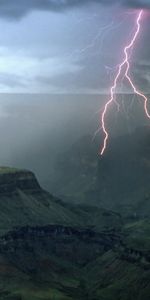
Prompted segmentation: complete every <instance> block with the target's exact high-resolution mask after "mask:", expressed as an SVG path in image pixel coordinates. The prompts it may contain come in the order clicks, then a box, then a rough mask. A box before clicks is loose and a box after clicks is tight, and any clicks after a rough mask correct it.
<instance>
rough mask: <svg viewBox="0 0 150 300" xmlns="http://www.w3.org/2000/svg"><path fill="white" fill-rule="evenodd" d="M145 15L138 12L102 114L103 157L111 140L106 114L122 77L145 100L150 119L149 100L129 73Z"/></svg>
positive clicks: (146, 112)
mask: <svg viewBox="0 0 150 300" xmlns="http://www.w3.org/2000/svg"><path fill="white" fill-rule="evenodd" d="M143 13H144V11H143V10H140V12H138V15H137V17H136V29H135V32H134V34H133V37H132V39H131V41H129V44H128V45H127V46H125V48H124V50H123V52H124V58H123V61H122V62H121V63H120V65H119V66H118V71H117V74H116V77H115V79H114V82H113V85H112V87H111V89H110V99H109V100H108V101H107V102H106V104H105V106H104V110H103V112H102V118H101V123H102V130H103V133H104V141H103V146H102V149H101V151H100V154H101V155H103V154H104V151H105V150H106V147H107V142H108V139H109V132H108V131H107V128H106V124H105V118H106V114H107V111H108V108H109V106H110V105H111V104H112V102H115V91H116V88H117V84H118V81H119V79H120V77H121V76H122V75H123V76H124V78H126V79H127V81H128V82H129V84H130V86H131V87H132V89H133V91H134V93H135V94H136V95H137V96H140V97H142V99H143V100H144V110H145V114H146V116H147V117H148V118H149V119H150V114H149V112H148V108H147V102H148V98H147V97H146V96H145V95H144V94H143V93H142V92H141V91H139V90H138V89H137V88H136V87H135V85H134V83H133V81H132V79H131V77H130V74H129V71H130V62H129V60H130V51H132V48H133V46H134V44H135V42H136V40H137V37H138V35H139V33H140V29H141V19H142V17H143ZM122 70H123V74H122Z"/></svg>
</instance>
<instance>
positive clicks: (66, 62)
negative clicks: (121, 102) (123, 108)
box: [0, 0, 150, 94]
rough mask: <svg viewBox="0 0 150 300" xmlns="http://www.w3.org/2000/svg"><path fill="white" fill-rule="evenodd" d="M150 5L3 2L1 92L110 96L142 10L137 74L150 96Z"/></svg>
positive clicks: (107, 1) (0, 5)
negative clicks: (125, 50) (128, 41)
mask: <svg viewBox="0 0 150 300" xmlns="http://www.w3.org/2000/svg"><path fill="white" fill-rule="evenodd" d="M111 2H113V5H112V3H111ZM149 2H150V1H148V0H147V1H146V0H145V1H138V0H137V1H136V0H132V1H110V0H105V1H96V0H95V1H90V0H89V1H88V0H87V1H85V0H84V1H83V0H82V1H79V0H68V1H67V0H0V91H1V93H60V94H61V93H79V94H80V93H83V94H86V93H94V94H96V93H105V92H107V91H108V88H109V85H110V82H111V81H112V78H113V75H114V73H115V71H116V69H115V66H116V65H117V64H118V63H119V62H120V59H121V57H122V56H121V55H122V47H123V45H124V43H125V42H126V41H127V39H128V37H130V36H131V34H132V32H133V31H132V30H133V28H134V24H135V17H136V15H137V10H136V9H137V8H138V9H140V7H141V6H143V7H146V9H145V16H144V18H143V20H142V29H141V34H140V36H139V40H138V41H137V43H136V49H135V50H134V51H133V53H132V72H133V73H132V75H133V76H134V79H135V83H137V84H139V85H140V88H141V89H142V90H143V89H144V90H145V91H146V92H147V91H149V85H150V62H149V53H150V42H149V32H148V29H147V28H148V26H149V25H150V24H149V18H150V14H149V13H148V6H149ZM81 3H82V5H81ZM118 3H119V4H118ZM104 4H107V5H104ZM124 90H126V91H128V87H124Z"/></svg>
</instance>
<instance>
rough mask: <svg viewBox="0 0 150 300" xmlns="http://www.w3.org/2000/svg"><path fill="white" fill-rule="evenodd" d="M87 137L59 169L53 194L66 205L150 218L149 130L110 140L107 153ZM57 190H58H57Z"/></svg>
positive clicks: (65, 158) (137, 131)
mask: <svg viewBox="0 0 150 300" xmlns="http://www.w3.org/2000/svg"><path fill="white" fill-rule="evenodd" d="M99 149H100V145H98V141H96V143H94V144H93V143H92V142H91V138H90V137H84V138H83V139H80V140H79V141H78V142H77V143H76V144H74V145H73V146H72V147H71V149H70V150H69V151H68V152H66V153H64V155H62V156H61V157H60V158H59V159H58V161H57V165H56V170H57V171H56V174H55V180H54V184H53V190H54V192H56V194H58V195H61V197H62V198H63V199H65V200H67V201H73V200H74V201H75V202H78V201H79V202H82V203H88V204H89V205H96V206H100V207H104V208H106V209H112V210H114V211H118V212H121V213H123V214H127V215H128V214H130V215H135V216H136V215H140V216H143V217H144V216H149V215H150V201H149V199H150V185H149V182H150V128H149V127H144V128H140V129H137V130H136V131H134V132H133V133H132V134H130V135H124V136H119V137H117V138H111V139H110V141H109V143H108V147H107V149H106V152H105V153H104V155H103V156H102V157H101V156H99V155H98V152H99ZM56 187H57V189H56Z"/></svg>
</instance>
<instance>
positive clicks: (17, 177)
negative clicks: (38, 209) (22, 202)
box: [0, 167, 40, 194]
mask: <svg viewBox="0 0 150 300" xmlns="http://www.w3.org/2000/svg"><path fill="white" fill-rule="evenodd" d="M17 189H21V190H23V191H32V192H33V191H35V192H36V191H37V192H39V191H40V186H39V183H38V181H37V180H36V178H35V175H34V174H33V173H32V172H30V171H25V170H17V169H11V168H6V167H1V168H0V194H3V193H8V194H10V193H13V192H15V191H16V190H17Z"/></svg>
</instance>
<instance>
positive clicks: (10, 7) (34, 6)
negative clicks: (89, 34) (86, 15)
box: [0, 0, 150, 19]
mask: <svg viewBox="0 0 150 300" xmlns="http://www.w3.org/2000/svg"><path fill="white" fill-rule="evenodd" d="M93 2H95V3H98V4H103V5H111V4H112V5H113V4H115V3H116V4H117V3H118V4H122V5H127V6H130V7H150V0H120V1H118V0H0V15H1V17H6V18H12V19H16V18H21V17H22V16H24V15H26V14H27V13H29V12H31V11H33V10H51V11H61V10H65V9H67V8H70V7H72V6H81V5H86V4H88V3H93Z"/></svg>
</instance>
